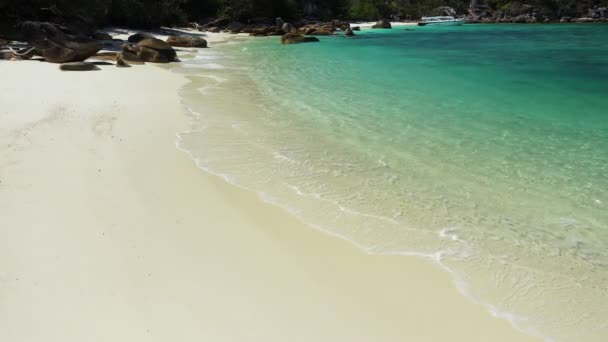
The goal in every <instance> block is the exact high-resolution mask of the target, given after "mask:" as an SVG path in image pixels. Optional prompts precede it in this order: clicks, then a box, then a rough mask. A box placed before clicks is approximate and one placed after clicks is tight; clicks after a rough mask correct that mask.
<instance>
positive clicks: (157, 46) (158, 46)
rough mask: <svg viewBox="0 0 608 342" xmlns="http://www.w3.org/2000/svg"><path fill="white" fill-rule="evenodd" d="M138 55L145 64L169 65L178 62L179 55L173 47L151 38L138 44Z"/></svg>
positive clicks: (136, 47)
mask: <svg viewBox="0 0 608 342" xmlns="http://www.w3.org/2000/svg"><path fill="white" fill-rule="evenodd" d="M135 49H136V50H137V55H138V56H139V58H141V59H142V60H143V61H144V62H151V63H169V62H177V61H178V59H177V53H176V52H175V50H174V49H173V48H172V47H171V45H169V44H167V43H166V42H163V41H162V40H160V39H156V38H149V39H144V40H142V41H141V42H139V43H137V45H136V46H135Z"/></svg>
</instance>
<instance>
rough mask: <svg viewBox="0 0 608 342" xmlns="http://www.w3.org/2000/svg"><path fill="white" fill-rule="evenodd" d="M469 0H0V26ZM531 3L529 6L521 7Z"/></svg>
mask: <svg viewBox="0 0 608 342" xmlns="http://www.w3.org/2000/svg"><path fill="white" fill-rule="evenodd" d="M476 2H477V3H484V4H487V5H488V6H489V7H490V8H491V9H492V10H494V11H498V12H501V13H504V14H506V15H517V13H519V12H521V11H522V10H526V9H529V8H530V6H531V7H532V8H534V9H535V10H536V11H538V12H540V13H542V14H543V15H545V16H548V17H552V18H559V17H560V16H573V17H574V16H584V15H586V13H587V9H589V8H593V7H594V6H600V5H604V6H608V0H518V1H505V0H478V1H476ZM470 3H471V1H470V0H27V1H26V0H0V28H1V27H2V25H3V24H4V25H6V23H8V22H16V21H22V20H53V18H56V17H57V16H63V17H71V18H74V17H78V18H81V19H83V18H84V19H86V20H87V21H90V22H93V23H96V24H98V25H104V24H111V25H123V26H131V27H156V26H160V25H173V24H176V25H178V24H182V23H184V22H185V21H186V20H197V19H200V18H206V17H215V16H218V15H225V16H228V17H229V18H231V19H234V20H241V21H245V22H246V21H248V20H249V19H251V18H255V17H266V18H270V19H273V18H275V17H282V18H284V19H285V20H295V19H298V18H300V17H303V16H313V17H317V18H319V19H324V20H328V19H334V18H340V19H360V20H376V19H380V18H393V17H399V18H412V19H414V18H418V17H421V16H424V15H430V14H434V13H435V12H436V8H438V7H440V6H450V7H453V8H454V9H456V11H457V12H458V13H460V14H466V13H467V11H468V9H469V5H470ZM524 5H529V6H524Z"/></svg>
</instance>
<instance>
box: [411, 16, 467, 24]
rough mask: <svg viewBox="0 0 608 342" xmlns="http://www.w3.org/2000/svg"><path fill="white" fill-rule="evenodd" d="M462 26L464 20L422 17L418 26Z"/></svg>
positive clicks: (445, 17)
mask: <svg viewBox="0 0 608 342" xmlns="http://www.w3.org/2000/svg"><path fill="white" fill-rule="evenodd" d="M462 24H464V19H461V18H454V17H452V16H444V17H422V20H420V22H419V23H418V26H427V25H441V26H444V25H445V26H456V25H462Z"/></svg>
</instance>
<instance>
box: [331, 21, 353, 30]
mask: <svg viewBox="0 0 608 342" xmlns="http://www.w3.org/2000/svg"><path fill="white" fill-rule="evenodd" d="M331 25H333V26H334V27H337V28H339V29H340V30H341V31H346V30H348V29H349V28H350V23H348V22H346V21H342V20H332V22H331Z"/></svg>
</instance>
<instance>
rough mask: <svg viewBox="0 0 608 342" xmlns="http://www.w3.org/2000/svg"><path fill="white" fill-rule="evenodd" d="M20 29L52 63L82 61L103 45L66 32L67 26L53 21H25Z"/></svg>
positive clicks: (25, 37) (38, 52)
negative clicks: (58, 24) (52, 22)
mask: <svg viewBox="0 0 608 342" xmlns="http://www.w3.org/2000/svg"><path fill="white" fill-rule="evenodd" d="M19 29H20V30H21V33H22V34H23V38H24V40H25V41H26V42H28V43H29V44H30V45H31V46H33V47H35V49H36V54H38V55H40V56H42V57H43V58H44V59H45V60H46V61H47V62H51V63H68V62H82V61H84V60H85V59H87V58H89V57H91V56H93V55H95V54H96V53H97V52H98V51H99V50H101V48H102V47H103V46H102V44H101V43H100V42H98V41H95V40H93V39H91V38H88V37H86V36H83V35H78V34H70V33H66V31H67V29H66V28H63V27H60V26H57V25H54V24H51V23H41V22H31V21H30V22H23V23H21V24H20V25H19Z"/></svg>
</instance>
